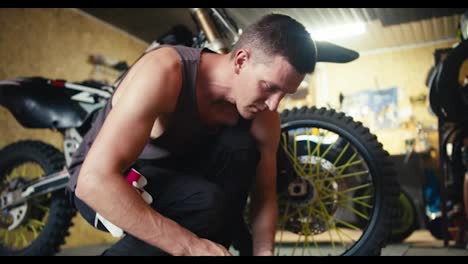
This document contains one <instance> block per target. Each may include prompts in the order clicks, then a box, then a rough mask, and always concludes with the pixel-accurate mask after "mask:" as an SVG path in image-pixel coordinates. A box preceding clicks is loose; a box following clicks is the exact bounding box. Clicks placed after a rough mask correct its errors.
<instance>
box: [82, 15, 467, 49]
mask: <svg viewBox="0 0 468 264" xmlns="http://www.w3.org/2000/svg"><path fill="white" fill-rule="evenodd" d="M82 10H83V11H85V12H87V13H89V14H91V15H93V16H95V17H97V18H99V19H101V20H104V21H106V22H108V23H110V24H112V25H114V26H116V27H118V28H121V29H122V30H124V31H127V32H128V33H130V34H131V35H134V36H136V37H138V38H141V39H143V40H144V41H146V42H148V43H149V42H151V41H152V40H154V39H156V38H157V37H158V36H160V35H161V34H163V33H165V32H167V31H168V30H169V29H170V28H171V27H172V26H174V25H176V24H185V25H187V26H188V27H189V28H190V29H192V30H193V31H195V26H194V24H193V22H192V21H191V16H190V12H189V10H188V8H147V9H143V8H132V9H124V8H105V9H103V8H83V9H82ZM226 10H227V12H228V13H229V14H230V15H231V16H232V18H233V19H234V20H235V21H237V22H238V23H239V26H241V27H245V25H248V24H250V23H252V22H253V21H255V20H256V19H257V18H259V17H260V16H262V15H264V14H267V13H273V12H275V13H283V14H287V15H290V16H292V17H294V18H295V19H297V20H298V21H300V22H301V23H303V24H304V25H305V26H306V27H307V28H308V29H310V30H312V31H313V30H317V29H322V28H324V27H330V26H338V25H343V24H346V23H353V22H364V23H365V25H366V29H367V30H366V32H365V33H364V34H361V35H358V36H355V37H350V38H347V39H336V40H332V41H333V42H335V43H337V44H341V45H344V46H347V47H349V48H352V49H355V50H358V51H360V52H372V51H376V50H379V49H388V48H396V47H402V46H408V45H419V44H424V43H428V42H434V41H445V40H455V38H456V29H457V26H458V22H459V18H460V14H462V13H463V12H465V11H467V10H468V8H226Z"/></svg>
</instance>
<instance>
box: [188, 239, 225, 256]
mask: <svg viewBox="0 0 468 264" xmlns="http://www.w3.org/2000/svg"><path fill="white" fill-rule="evenodd" d="M192 242H194V243H191V244H190V245H189V247H188V248H187V249H186V251H185V252H184V253H183V255H184V256H232V254H231V252H229V251H228V250H227V249H226V248H225V247H224V246H222V245H220V244H218V243H215V242H213V241H210V240H208V239H203V238H199V239H197V240H196V241H192Z"/></svg>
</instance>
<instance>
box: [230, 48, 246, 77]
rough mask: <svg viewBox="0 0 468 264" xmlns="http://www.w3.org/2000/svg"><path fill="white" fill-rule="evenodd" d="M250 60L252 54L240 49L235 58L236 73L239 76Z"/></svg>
mask: <svg viewBox="0 0 468 264" xmlns="http://www.w3.org/2000/svg"><path fill="white" fill-rule="evenodd" d="M249 58H250V52H249V51H248V50H246V49H239V50H237V51H236V54H235V56H234V71H235V73H236V74H239V72H240V70H241V69H242V68H244V67H245V64H246V63H247V61H248V60H249Z"/></svg>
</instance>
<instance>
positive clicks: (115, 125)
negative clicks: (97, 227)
mask: <svg viewBox="0 0 468 264" xmlns="http://www.w3.org/2000/svg"><path fill="white" fill-rule="evenodd" d="M181 71H182V67H181V63H180V59H179V57H178V55H177V54H176V52H175V51H174V50H172V49H165V48H162V49H160V50H157V51H154V52H151V53H149V54H147V55H145V56H144V57H143V58H141V59H140V60H139V61H138V62H137V63H136V64H135V65H134V67H133V68H132V70H131V71H130V72H129V73H128V75H127V76H126V77H125V79H124V80H123V81H122V83H121V85H120V87H119V89H122V90H121V93H120V95H119V97H118V98H115V99H116V101H115V102H114V105H113V108H112V110H111V111H110V113H109V115H108V116H107V118H106V120H105V122H104V124H103V126H102V128H101V130H100V132H99V134H98V135H97V137H96V139H95V141H94V143H93V145H92V147H91V149H90V151H89V152H88V155H87V156H86V159H85V161H84V163H83V166H82V168H81V171H80V175H79V177H78V182H77V188H76V195H77V196H78V197H79V198H80V199H82V200H83V201H84V202H85V203H87V204H88V205H89V206H90V207H91V208H93V209H94V210H95V211H96V212H99V213H100V214H101V215H102V216H103V217H104V218H106V219H107V220H109V221H110V222H112V223H113V224H115V225H117V226H119V227H120V228H122V229H123V230H125V231H126V232H128V233H130V234H132V235H134V236H136V237H138V238H140V239H141V240H143V241H145V242H147V243H149V244H151V245H154V246H157V247H159V248H161V249H162V250H164V251H166V252H168V253H170V254H172V255H192V254H193V255H210V254H216V255H217V254H220V255H226V254H228V253H227V250H225V249H224V248H222V247H220V246H218V245H217V244H215V243H213V242H210V241H208V240H203V239H200V238H198V237H197V236H196V235H195V234H193V233H191V232H190V231H188V230H187V229H185V228H183V227H181V226H180V225H178V224H177V223H176V222H174V221H172V220H170V219H168V218H165V217H163V216H162V215H160V214H159V213H157V212H156V211H155V210H154V209H152V208H151V207H150V206H149V205H147V204H146V203H145V202H144V200H143V199H142V198H141V197H140V195H139V194H137V192H135V190H134V189H133V187H131V186H130V185H129V184H128V183H127V182H126V180H125V179H124V178H123V175H122V173H123V172H124V170H125V169H127V168H128V167H129V166H130V165H131V164H132V163H133V162H134V161H135V160H136V159H137V157H138V155H139V154H140V153H141V151H142V150H143V148H144V146H145V144H146V143H147V141H148V139H149V136H150V133H151V129H152V127H153V124H154V122H155V120H156V118H157V117H158V116H159V115H160V114H161V113H166V112H172V111H173V109H174V108H175V104H176V102H177V97H178V94H179V91H180V87H181V83H182V80H181V79H182V77H181Z"/></svg>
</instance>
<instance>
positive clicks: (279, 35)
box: [232, 14, 317, 74]
mask: <svg viewBox="0 0 468 264" xmlns="http://www.w3.org/2000/svg"><path fill="white" fill-rule="evenodd" d="M242 48H252V49H255V50H259V51H261V52H263V53H264V55H266V56H274V55H279V56H282V57H284V58H286V60H287V61H288V62H289V63H290V64H291V65H292V66H293V67H294V68H295V70H296V71H297V72H298V73H300V74H306V73H312V72H313V71H314V68H315V63H316V55H317V51H316V46H315V43H314V41H313V40H312V38H311V36H310V34H309V32H307V30H306V29H305V27H304V25H302V24H301V23H299V22H298V21H297V20H295V19H293V18H292V17H290V16H287V15H282V14H268V15H265V16H263V17H261V18H260V19H259V20H257V21H256V22H255V23H253V24H251V25H250V26H248V27H247V28H246V29H245V31H244V32H243V33H242V35H241V36H240V37H239V40H238V41H237V43H236V44H235V45H234V47H233V49H232V50H233V52H232V56H234V54H235V53H236V52H237V51H238V50H239V49H242Z"/></svg>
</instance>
